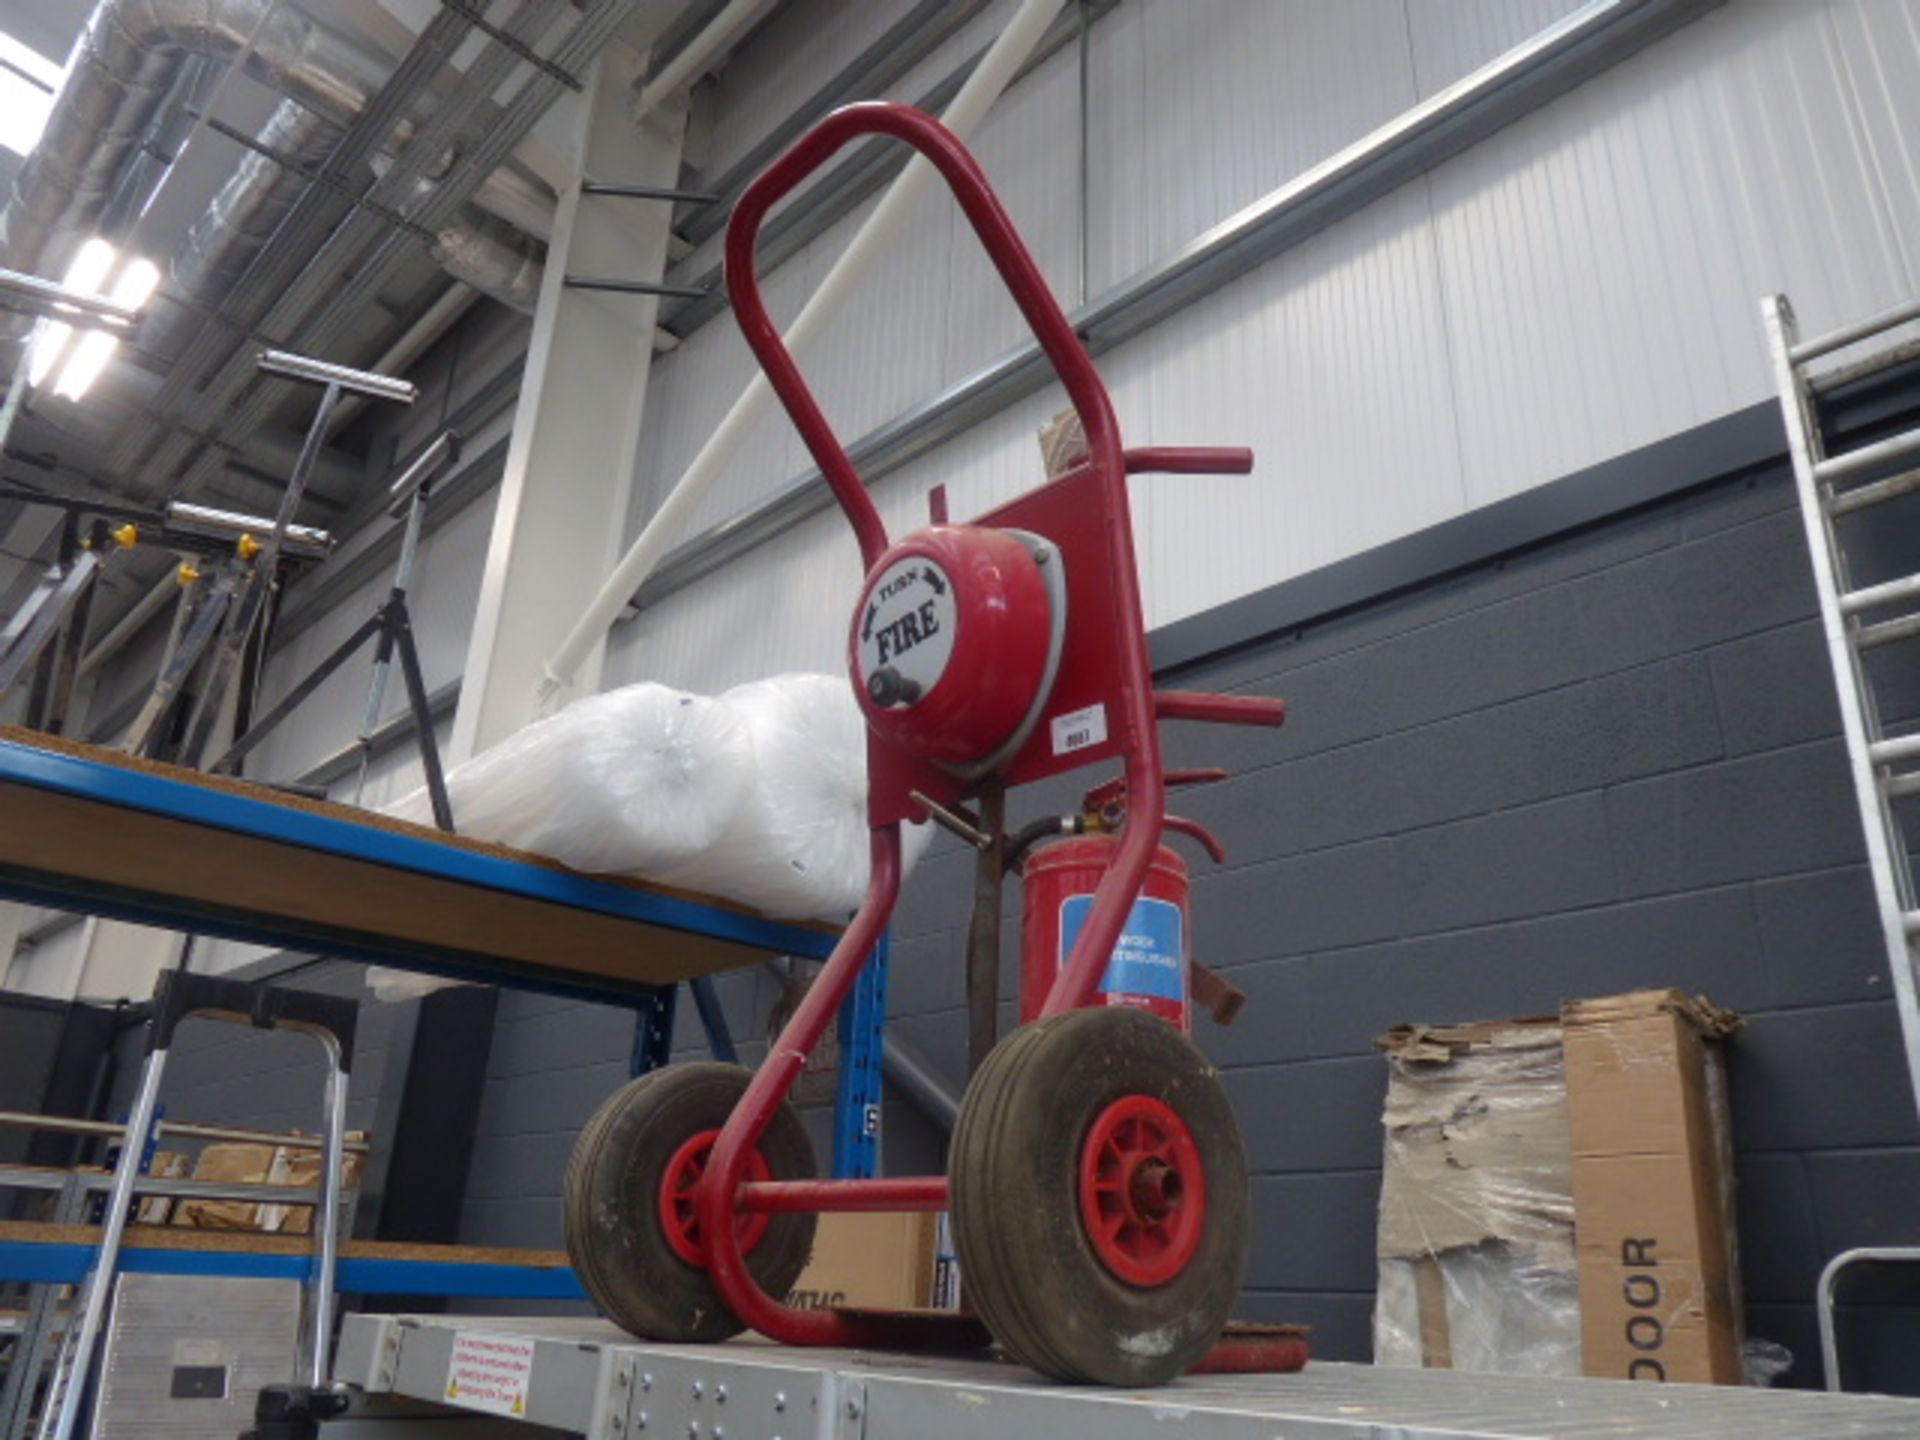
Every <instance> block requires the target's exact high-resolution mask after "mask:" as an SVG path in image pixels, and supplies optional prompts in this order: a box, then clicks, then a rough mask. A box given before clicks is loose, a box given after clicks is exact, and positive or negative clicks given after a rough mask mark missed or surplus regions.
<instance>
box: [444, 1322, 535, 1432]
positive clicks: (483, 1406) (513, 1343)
mask: <svg viewBox="0 0 1920 1440" xmlns="http://www.w3.org/2000/svg"><path fill="white" fill-rule="evenodd" d="M531 1374H533V1341H531V1340H527V1339H523V1338H522V1337H520V1336H518V1335H495V1334H491V1333H489V1332H488V1331H485V1330H462V1331H461V1332H460V1333H459V1334H457V1335H455V1336H454V1338H453V1359H452V1361H451V1362H450V1363H449V1364H448V1365H447V1399H448V1400H449V1401H451V1402H452V1403H454V1404H457V1405H464V1406H465V1407H466V1408H467V1409H469V1410H485V1411H488V1412H490V1413H492V1414H494V1415H517V1416H525V1414H526V1413H527V1377H528V1376H529V1375H531Z"/></svg>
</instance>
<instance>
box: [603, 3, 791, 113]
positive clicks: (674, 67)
mask: <svg viewBox="0 0 1920 1440" xmlns="http://www.w3.org/2000/svg"><path fill="white" fill-rule="evenodd" d="M769 3H770V0H733V3H732V4H730V5H728V6H727V8H726V9H724V10H722V11H721V12H720V13H719V14H718V15H716V16H714V17H713V20H712V21H711V22H710V23H709V24H708V25H707V28H706V29H704V30H702V31H701V32H700V33H699V34H698V35H696V36H694V37H693V39H692V40H690V41H688V42H687V44H686V45H685V46H683V47H682V48H681V51H680V53H679V54H678V55H676V56H674V57H673V59H671V60H669V61H668V62H667V65H666V68H665V69H664V70H662V71H661V72H660V73H659V74H658V75H656V76H654V77H653V79H651V80H649V81H648V82H647V83H646V87H645V88H644V89H642V90H641V92H640V98H639V99H638V100H637V101H635V102H634V106H633V118H634V119H635V120H644V119H645V118H646V117H647V116H648V115H650V114H652V113H653V110H654V107H655V106H657V105H659V104H660V103H661V101H663V100H669V99H671V98H672V97H673V96H675V95H677V94H678V93H679V92H680V91H681V90H682V89H684V88H685V87H686V86H687V85H689V84H691V83H692V82H693V81H695V80H697V79H699V78H700V75H701V72H702V71H704V70H705V69H706V68H707V66H708V65H710V64H711V63H712V62H713V61H714V60H715V59H717V58H718V57H719V56H721V55H724V54H725V53H726V50H727V47H728V46H729V45H731V44H732V43H733V40H734V37H735V36H736V35H738V34H739V33H740V32H741V31H742V30H744V29H745V28H746V27H747V26H748V25H750V24H751V23H752V22H753V21H754V20H756V19H758V18H759V15H760V12H761V11H763V10H765V9H766V8H767V6H768V4H769Z"/></svg>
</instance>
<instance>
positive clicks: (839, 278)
mask: <svg viewBox="0 0 1920 1440" xmlns="http://www.w3.org/2000/svg"><path fill="white" fill-rule="evenodd" d="M1064 4H1065V0H1022V3H1021V5H1020V8H1019V9H1018V10H1017V11H1016V12H1015V13H1014V15H1013V17H1012V19H1011V20H1009V21H1008V23H1007V28H1006V29H1004V30H1002V31H1001V32H1000V38H999V39H997V40H995V41H994V42H993V44H992V46H991V47H989V49H988V50H987V53H986V54H985V55H983V56H982V57H981V59H980V63H979V64H978V65H976V66H975V67H974V70H973V73H972V74H971V75H969V76H968V77H967V82H966V84H964V85H963V86H961V87H960V93H959V94H958V95H956V96H954V97H953V103H952V104H951V105H949V106H948V107H947V109H946V113H945V114H943V115H942V116H941V117H940V119H941V122H942V123H943V124H945V125H946V127H947V128H948V129H949V130H951V131H953V132H954V134H956V135H958V136H959V137H960V138H961V139H962V140H965V139H966V138H967V137H968V136H969V135H971V134H972V132H973V130H974V129H975V127H977V126H978V125H979V123H980V120H981V118H982V117H983V116H984V115H985V114H986V113H987V110H988V109H989V108H990V107H991V106H992V105H993V102H994V101H995V100H997V99H999V98H1000V94H1001V92H1002V91H1004V90H1005V89H1006V88H1007V86H1008V84H1010V83H1011V82H1012V80H1013V77H1014V73H1015V72H1016V71H1017V70H1019V68H1020V67H1021V66H1022V65H1023V64H1025V63H1026V60H1027V57H1028V56H1029V55H1031V54H1032V53H1033V52H1034V50H1035V49H1036V48H1037V47H1038V46H1039V44H1040V37H1041V36H1042V35H1044V34H1045V33H1046V30H1047V27H1048V26H1049V25H1051V24H1052V23H1053V20H1054V17H1055V16H1056V15H1058V14H1059V13H1060V9H1061V6H1062V5H1064ZM933 181H934V169H933V166H932V165H930V164H928V163H927V161H926V160H924V159H922V158H921V157H919V156H917V155H916V156H915V157H914V158H913V161H912V162H911V163H910V164H909V165H908V166H907V168H906V170H905V171H903V172H902V173H901V175H900V178H899V179H898V180H895V181H894V182H893V185H892V187H891V188H890V189H889V190H888V191H887V193H886V194H885V195H884V196H882V197H881V200H880V203H879V204H878V205H877V206H875V207H874V211H873V213H872V214H871V215H869V216H868V217H867V222H866V224H864V225H862V226H861V227H860V231H859V233H858V234H857V235H855V236H854V237H853V243H852V244H850V245H848V246H847V248H846V250H845V252H844V253H843V254H842V255H841V256H840V259H839V260H838V261H837V262H836V263H835V265H834V267H833V269H832V270H831V271H829V272H828V273H827V277H826V279H825V280H823V281H821V282H820V288H819V289H818V290H816V291H814V293H813V295H812V297H811V298H810V299H808V301H807V303H806V305H805V306H804V307H803V308H802V309H801V311H800V314H799V316H798V318H796V319H795V320H794V322H793V326H792V328H791V329H789V330H788V331H787V332H786V342H787V348H788V349H790V350H792V351H794V352H795V353H796V354H798V353H800V352H801V351H802V350H804V349H805V347H806V345H807V344H808V342H809V341H810V340H812V338H813V337H814V335H815V334H816V333H817V332H818V331H819V330H820V328H821V327H822V326H823V325H824V324H825V323H826V321H827V320H828V319H829V318H830V317H831V316H832V315H833V313H834V312H835V311H836V310H838V309H839V307H840V303H841V301H842V300H844V299H845V298H846V296H847V294H848V292H849V291H851V289H852V288H853V284H854V281H855V280H856V279H857V278H858V277H859V276H860V274H861V272H862V271H864V270H865V269H866V267H867V264H868V263H869V261H870V260H871V259H872V258H873V256H874V254H875V252H877V251H878V250H879V248H880V247H881V246H882V245H884V244H886V243H887V241H888V240H889V239H891V238H892V236H893V233H894V232H895V231H896V230H898V229H899V228H900V225H901V222H902V221H903V220H904V219H905V218H906V215H907V212H908V211H909V210H910V209H911V208H912V206H913V202H914V201H915V200H917V199H918V198H919V197H920V195H921V194H922V193H923V192H924V191H925V190H926V189H927V187H928V186H929V185H931V184H932V183H933ZM772 394H773V391H772V389H771V387H769V386H768V384H767V379H766V376H764V375H762V374H759V373H756V374H755V375H754V377H753V380H752V382H751V383H750V384H749V385H748V386H747V388H746V389H745V390H744V391H742V392H741V395H740V398H739V399H738V400H736V401H734V402H733V408H732V409H730V410H728V411H727V413H726V416H725V417H724V418H723V419H722V420H721V421H720V424H719V425H718V426H717V427H716V428H715V430H714V432H713V434H712V435H711V436H709V437H708V439H707V443H706V444H705V445H703V446H701V447H700V453H699V454H698V455H696V456H694V457H693V463H692V464H690V465H689V466H687V470H686V473H685V474H683V475H682V476H681V477H680V479H679V480H678V481H677V482H676V483H675V484H674V487H673V489H672V490H671V491H669V492H668V494H667V498H666V499H664V500H663V501H661V502H660V508H659V509H658V510H656V511H654V513H653V515H652V517H651V518H650V519H649V520H648V521H647V523H646V526H645V528H644V529H642V530H641V532H640V534H639V536H638V537H637V538H636V539H635V540H634V542H633V544H632V545H631V546H630V547H629V548H628V550H627V553H626V554H625V555H623V556H622V557H621V558H620V563H619V564H618V565H616V566H615V567H614V568H613V573H612V574H611V575H609V576H608V577H607V581H606V583H605V584H604V585H602V586H601V587H600V592H599V593H598V594H597V595H595V596H594V597H593V603H592V604H591V605H589V606H588V607H587V609H586V612H585V613H584V614H583V615H582V616H581V617H580V619H579V620H578V621H577V622H576V623H575V624H574V627H573V629H572V630H570V631H568V632H567V637H566V639H564V640H563V641H561V642H560V648H559V649H557V650H555V651H554V652H553V655H552V657H551V658H550V659H549V660H548V661H547V663H546V672H547V673H546V676H545V678H544V679H543V680H542V681H541V684H540V698H541V701H542V703H543V704H544V703H546V702H547V701H549V700H550V699H551V698H552V697H553V696H554V695H555V693H556V692H557V691H559V690H560V689H561V687H563V686H565V685H568V684H570V683H572V680H573V676H574V673H575V672H576V671H577V670H578V669H579V668H580V664H581V662H582V661H584V660H585V659H586V658H587V656H588V655H589V654H591V653H592V651H593V648H594V646H596V645H598V644H599V643H600V641H601V637H603V636H604V635H605V634H606V632H607V629H608V627H609V626H611V625H612V624H613V622H614V620H615V619H616V618H617V617H618V616H619V614H620V611H621V609H622V608H623V607H624V606H625V605H626V603H627V601H628V599H629V598H631V597H632V595H633V593H634V592H635V591H636V590H638V589H639V588H640V586H641V583H642V582H643V581H645V580H646V578H647V576H649V575H651V574H652V573H653V569H654V567H655V566H656V565H658V564H659V563H660V560H661V559H662V557H664V556H665V555H666V553H667V549H668V547H669V546H670V545H671V544H672V542H673V541H674V540H675V539H676V538H677V537H678V535H679V533H680V531H681V529H682V527H683V526H684V524H685V522H686V520H687V519H688V517H689V516H690V515H691V514H692V513H693V511H694V509H695V507H696V506H698V505H699V503H700V502H701V501H702V500H703V499H704V498H705V497H706V494H707V491H708V490H709V489H711V488H712V486H713V482H714V481H715V480H716V479H718V478H719V476H720V472H721V470H722V469H723V468H724V467H725V466H726V464H727V462H728V461H729V460H731V459H732V458H733V455H734V452H735V451H736V450H738V449H739V447H740V444H741V442H742V441H744V440H745V439H746V437H747V434H748V432H749V431H750V430H752V428H753V427H754V425H755V424H757V423H758V422H759V419H760V417H761V415H762V413H763V412H764V411H765V410H766V406H767V401H768V399H769V398H770V397H771V396H772Z"/></svg>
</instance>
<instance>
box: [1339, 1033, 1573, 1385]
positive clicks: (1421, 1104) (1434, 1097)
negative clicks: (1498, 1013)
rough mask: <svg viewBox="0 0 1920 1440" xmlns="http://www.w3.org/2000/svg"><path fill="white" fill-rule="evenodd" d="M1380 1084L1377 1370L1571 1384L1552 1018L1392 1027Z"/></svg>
mask: <svg viewBox="0 0 1920 1440" xmlns="http://www.w3.org/2000/svg"><path fill="white" fill-rule="evenodd" d="M1378 1043H1379V1045H1380V1046H1381V1048H1382V1049H1384V1050H1385V1051H1386V1052H1387V1063H1388V1075H1389V1078H1388V1082H1387V1103H1386V1110H1385V1112H1384V1114H1383V1116H1382V1123H1383V1125H1384V1127H1385V1131H1386V1135H1385V1151H1384V1156H1383V1161H1384V1163H1383V1167H1382V1170H1383V1173H1382V1176H1381V1188H1380V1236H1379V1254H1380V1269H1379V1290H1378V1295H1377V1297H1376V1300H1375V1305H1374V1316H1373V1351H1374V1363H1376V1364H1379V1365H1402V1366H1426V1367H1428V1368H1439V1369H1446V1368H1452V1369H1458V1370H1481V1371H1496V1372H1504V1373H1508V1374H1523V1375H1578V1374H1579V1373H1580V1369H1581V1357H1580V1344H1581V1321H1580V1280H1579V1266H1578V1263H1577V1259H1576V1253H1575V1243H1574V1206H1573V1183H1572V1174H1571V1169H1572V1166H1571V1153H1570V1147H1569V1142H1568V1120H1567V1082H1566V1065H1565V1059H1564V1051H1563V1047H1562V1033H1561V1027H1560V1023H1559V1021H1558V1020H1557V1019H1541V1020H1513V1021H1498V1022H1489V1023H1486V1024H1479V1025H1449V1026H1409V1025H1403V1026H1401V1027H1400V1028H1398V1029H1397V1030H1394V1031H1392V1032H1391V1033H1390V1034H1387V1035H1385V1036H1382V1037H1381V1039H1380V1040H1379V1042H1378Z"/></svg>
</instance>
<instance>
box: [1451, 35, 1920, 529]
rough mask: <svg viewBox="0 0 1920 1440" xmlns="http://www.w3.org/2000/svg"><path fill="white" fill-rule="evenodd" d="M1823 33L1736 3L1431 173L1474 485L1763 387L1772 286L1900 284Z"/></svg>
mask: <svg viewBox="0 0 1920 1440" xmlns="http://www.w3.org/2000/svg"><path fill="white" fill-rule="evenodd" d="M1830 42H1831V31H1830V29H1829V26H1828V24H1827V16H1826V13H1825V7H1813V6H1800V5H1793V4H1777V3H1743V4H1737V5H1730V6H1727V7H1725V8H1723V9H1722V10H1720V11H1717V12H1715V13H1714V14H1712V15H1710V16H1708V17H1707V18H1706V19H1704V20H1702V21H1700V22H1698V23H1697V24H1695V25H1693V26H1690V27H1688V28H1687V29H1685V30H1683V31H1681V32H1680V33H1678V34H1676V35H1674V36H1673V37H1672V38H1670V39H1668V40H1666V41H1664V42H1662V43H1661V44H1660V45H1658V46H1656V47H1654V48H1653V49H1652V50H1651V51H1649V52H1647V53H1645V54H1643V55H1641V56H1638V57H1636V58H1635V59H1634V60H1632V61H1629V62H1628V63H1627V64H1625V65H1623V66H1621V67H1619V68H1618V69H1616V70H1614V71H1612V72H1610V73H1608V74H1606V75H1604V76H1602V77H1600V78H1599V79H1596V80H1594V81H1592V82H1591V83H1589V84H1588V85H1586V86H1584V87H1582V88H1581V89H1580V90H1579V91H1577V92H1575V93H1574V94H1572V95H1569V96H1567V97H1566V98H1564V99H1563V100H1560V101H1558V102H1557V103H1555V104H1553V105H1551V106H1549V107H1547V108H1546V109H1544V110H1542V111H1540V112H1539V113H1537V114H1535V115H1534V116H1532V117H1530V118H1529V119H1528V120H1527V121H1525V122H1523V123H1522V124H1520V125H1516V126H1513V127H1510V128H1509V129H1508V130H1506V131H1504V132H1502V133H1501V134H1499V135H1496V136H1494V137H1492V138H1491V139H1489V140H1487V141H1486V142H1484V143H1483V144H1481V145H1479V146H1476V147H1475V148H1474V149H1473V150H1471V151H1469V152H1467V153H1466V154H1464V155H1462V156H1460V157H1458V158H1457V159H1455V160H1454V161H1452V162H1451V163H1449V164H1447V165H1444V166H1442V167H1441V168H1440V169H1438V170H1436V171H1435V172H1434V173H1433V174H1432V176H1431V177H1430V178H1431V186H1432V193H1433V205H1434V225H1435V234H1436V242H1437V245H1438V250H1439V255H1440V263H1441V275H1442V286H1443V289H1444V293H1445V298H1446V306H1447V317H1448V326H1449V331H1450V334H1451V336H1452V340H1453V345H1454V389H1455V395H1456V400H1457V404H1458V407H1459V412H1460V426H1461V447H1462V452H1463V455H1464V457H1465V463H1466V474H1467V479H1468V493H1469V498H1470V500H1471V502H1472V503H1474V504H1484V503H1486V502H1488V501H1490V500H1496V499H1499V498H1501V497H1503V496H1505V495H1510V494H1513V493H1514V492H1516V491H1518V490H1522V489H1525V488H1527V487H1529V486H1532V485H1536V484H1539V483H1541V482H1542V481H1545V480H1547V479H1550V478H1552V477H1553V476H1555V475H1559V474H1564V473H1566V472H1568V471H1570V470H1574V469H1578V468H1580V467H1581V466H1584V465H1588V464H1592V463H1593V462H1595V461H1598V460H1601V459H1605V458H1606V457H1608V456H1610V455H1615V454H1619V453H1620V452H1622V451H1624V450H1628V449H1631V448H1633V447H1634V446H1637V445H1641V444H1645V443H1647V442H1648V441H1651V440H1653V439H1656V438H1658V437H1659V436H1661V435H1665V434H1670V433H1672V432H1674V431H1675V430H1678V429H1682V428H1684V427H1686V426H1688V425H1692V424H1697V423H1699V422H1700V421H1702V420H1706V419H1709V418H1712V417H1713V416H1715V415H1719V414H1723V413H1725V412H1726V411H1727V410H1730V409H1733V408H1735V407H1737V406H1740V405H1744V404H1749V403H1752V402H1753V401H1756V400H1759V399H1763V398H1765V396H1766V395H1767V394H1769V393H1770V382H1769V380H1768V376H1767V371H1766V366H1765V359H1764V354H1763V351H1762V346H1761V339H1760V334H1759V325H1758V318H1757V317H1758V297H1759V296H1760V295H1762V294H1764V293H1767V292H1770V291H1774V290H1785V291H1787V292H1789V293H1790V294H1791V295H1792V296H1793V297H1794V304H1795V306H1796V308H1797V309H1798V310H1799V312H1800V314H1801V316H1802V319H1803V321H1804V323H1805V324H1806V326H1807V327H1808V329H1809V330H1810V331H1812V330H1820V329H1824V328H1826V327H1828V326H1830V325H1833V324H1836V323H1838V322H1840V321H1841V320H1843V319H1846V318H1852V317H1857V316H1861V315H1865V314H1868V313H1871V312H1872V311H1874V310H1877V309H1880V308H1882V307H1884V306H1888V305H1891V304H1894V303H1896V302H1897V301H1898V300H1899V299H1900V298H1901V297H1902V296H1903V295H1908V294H1911V293H1912V289H1913V284H1912V280H1911V278H1910V277H1909V276H1908V275H1907V274H1906V273H1905V267H1904V265H1903V264H1902V263H1901V260H1900V256H1899V252H1898V248H1897V246H1896V244H1895V242H1894V232H1893V227H1892V225H1891V223H1890V220H1889V216H1888V213H1887V209H1886V205H1885V202H1884V196H1883V192H1882V190H1881V188H1880V186H1879V184H1878V182H1877V180H1876V177H1875V175H1874V174H1873V171H1872V168H1871V166H1870V165H1869V164H1868V153H1867V147H1866V142H1865V135H1864V133H1863V130H1862V128H1861V126H1860V123H1859V120H1858V115H1857V112H1856V111H1855V110H1854V108H1853V106H1852V104H1851V103H1850V98H1849V95H1848V92H1847V89H1846V86H1845V83H1844V76H1843V73H1842V70H1841V67H1840V65H1839V63H1838V57H1837V55H1836V52H1835V49H1834V47H1833V45H1832V44H1831V43H1830ZM1905 104H1906V107H1907V110H1908V115H1907V123H1908V125H1909V126H1910V127H1911V125H1912V124H1913V123H1915V122H1916V121H1920V105H1916V104H1915V103H1914V101H1913V99H1912V98H1911V96H1909V97H1906V98H1905Z"/></svg>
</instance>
